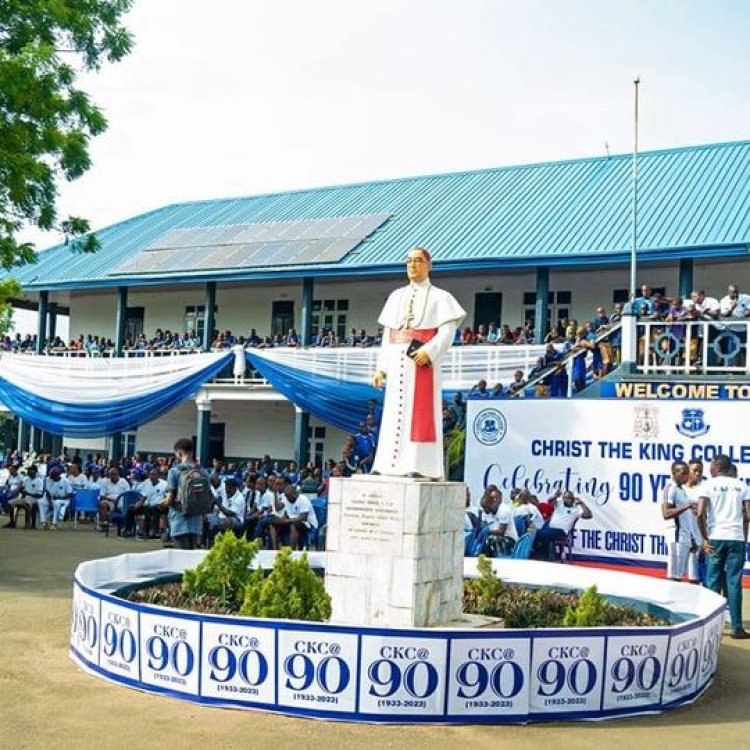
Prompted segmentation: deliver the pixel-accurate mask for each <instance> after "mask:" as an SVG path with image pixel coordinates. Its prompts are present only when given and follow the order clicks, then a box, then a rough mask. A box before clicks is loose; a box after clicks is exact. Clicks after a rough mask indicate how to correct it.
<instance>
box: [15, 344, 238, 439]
mask: <svg viewBox="0 0 750 750" xmlns="http://www.w3.org/2000/svg"><path fill="white" fill-rule="evenodd" d="M232 356H233V355H232V354H231V353H228V354H227V353H219V354H186V355H181V356H174V357H144V358H124V359H104V358H101V359H100V358H81V359H76V358H67V357H59V358H58V357H26V356H23V355H15V354H13V355H5V356H3V357H2V358H0V401H1V402H2V403H3V404H5V406H7V407H8V408H9V409H10V410H11V411H13V412H14V413H15V414H16V415H18V416H19V417H21V418H22V419H24V420H26V421H28V422H29V423H30V424H32V425H34V426H35V427H37V428H39V429H42V430H45V431H46V432H50V433H52V434H53V435H63V434H64V435H68V436H71V437H101V436H103V435H111V434H113V433H115V432H124V431H127V430H134V429H136V428H137V427H139V426H140V425H142V424H145V423H147V422H151V421H153V420H154V419H157V418H158V417H160V416H161V415H162V414H164V413H165V412H167V411H169V410H170V409H171V408H173V407H174V406H176V405H177V404H178V403H180V402H181V401H184V400H185V399H187V398H190V396H192V395H193V394H194V393H195V392H196V391H197V390H198V388H200V386H201V385H202V384H203V383H205V382H206V381H208V380H211V379H212V378H214V377H215V376H216V375H217V374H218V373H219V372H220V371H221V370H222V369H223V368H224V367H225V366H226V365H227V364H228V363H229V361H230V360H231V358H232Z"/></svg>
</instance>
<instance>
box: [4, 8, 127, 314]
mask: <svg viewBox="0 0 750 750" xmlns="http://www.w3.org/2000/svg"><path fill="white" fill-rule="evenodd" d="M132 3H133V0H0V266H2V267H3V268H5V269H6V270H10V269H11V268H12V267H13V266H15V265H23V264H26V263H33V262H34V261H35V260H36V253H35V251H34V247H33V245H32V244H31V243H29V242H21V241H19V239H18V234H19V232H20V231H21V230H22V229H23V228H24V227H25V226H29V225H33V226H37V227H39V228H40V229H43V230H49V229H57V230H59V231H61V232H62V233H63V234H64V235H65V239H66V242H71V243H72V247H73V249H74V250H77V251H81V252H91V251H94V250H96V249H97V247H98V242H97V239H96V237H95V235H93V234H90V233H89V230H90V226H89V222H88V221H87V220H86V219H84V218H81V217H77V216H70V217H67V218H65V219H63V220H60V219H59V217H58V211H57V198H58V181H59V180H60V179H66V180H75V179H77V178H78V177H80V176H81V175H82V174H84V172H86V171H87V170H88V169H89V167H90V166H91V158H90V156H89V151H88V146H89V141H90V139H91V138H92V137H94V136H97V135H99V134H101V133H102V132H104V130H105V129H106V127H107V120H106V118H105V117H104V115H103V114H102V112H101V110H100V109H98V108H97V107H96V106H95V105H94V104H93V103H92V102H91V101H90V100H89V97H88V95H87V94H86V93H85V92H84V91H82V90H80V89H79V88H77V87H76V79H77V76H78V74H79V73H80V72H82V71H91V70H99V68H100V67H101V66H102V65H103V64H104V63H105V62H116V61H118V60H120V59H122V58H123V57H124V56H125V55H127V54H128V53H129V52H130V50H131V48H132V46H133V40H132V37H131V35H130V33H129V32H128V31H127V30H126V29H125V28H124V26H122V24H121V18H122V16H123V15H124V14H125V13H126V12H127V11H128V10H129V9H130V7H131V5H132ZM19 291H20V289H19V287H18V285H17V283H16V282H15V281H13V280H12V279H8V280H6V281H3V282H2V283H0V316H2V309H1V308H2V307H3V306H4V307H5V311H6V314H7V300H8V299H9V298H11V297H12V296H15V295H17V294H18V293H19Z"/></svg>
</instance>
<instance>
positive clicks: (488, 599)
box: [464, 555, 504, 615]
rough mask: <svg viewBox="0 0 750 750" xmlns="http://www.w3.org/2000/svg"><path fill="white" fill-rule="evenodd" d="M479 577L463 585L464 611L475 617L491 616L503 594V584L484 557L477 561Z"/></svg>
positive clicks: (489, 561) (488, 560) (480, 556)
mask: <svg viewBox="0 0 750 750" xmlns="http://www.w3.org/2000/svg"><path fill="white" fill-rule="evenodd" d="M477 570H478V571H479V576H478V577H477V578H472V579H470V580H468V581H466V583H465V584H464V609H465V610H466V611H467V612H471V613H472V614H477V615H493V614H495V612H496V610H497V600H498V597H500V596H501V594H502V593H503V588H504V586H503V582H502V581H501V580H500V579H499V578H498V577H497V576H496V575H495V571H494V570H493V569H492V561H491V560H490V558H489V557H486V556H485V555H479V558H478V560H477Z"/></svg>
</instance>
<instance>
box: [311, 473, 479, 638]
mask: <svg viewBox="0 0 750 750" xmlns="http://www.w3.org/2000/svg"><path fill="white" fill-rule="evenodd" d="M465 506H466V487H465V485H464V484H461V483H458V482H430V481H420V480H417V479H408V478H401V477H387V476H364V475H358V476H354V477H350V478H347V479H331V483H330V487H329V495H328V530H327V535H326V572H325V581H326V590H327V591H328V593H329V594H330V596H331V599H332V606H333V614H332V617H331V622H334V623H341V624H347V625H372V626H383V627H390V628H398V627H407V628H408V627H429V626H435V625H441V624H446V623H449V622H454V621H456V620H458V619H459V618H460V616H461V601H462V595H463V558H464V534H463V525H464V512H465Z"/></svg>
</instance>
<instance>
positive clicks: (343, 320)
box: [312, 299, 349, 341]
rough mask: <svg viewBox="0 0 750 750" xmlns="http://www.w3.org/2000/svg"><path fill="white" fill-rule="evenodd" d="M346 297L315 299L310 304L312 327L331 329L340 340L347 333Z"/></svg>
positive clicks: (347, 305) (347, 309)
mask: <svg viewBox="0 0 750 750" xmlns="http://www.w3.org/2000/svg"><path fill="white" fill-rule="evenodd" d="M348 313H349V300H348V299H323V300H321V299H316V300H313V305H312V327H313V329H316V328H317V329H318V330H319V331H321V330H325V329H326V328H328V329H330V330H331V331H333V332H334V333H335V334H336V335H337V336H338V337H339V338H340V339H341V340H342V341H343V340H344V339H345V338H346V335H347V325H346V324H347V320H348Z"/></svg>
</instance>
